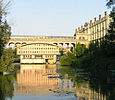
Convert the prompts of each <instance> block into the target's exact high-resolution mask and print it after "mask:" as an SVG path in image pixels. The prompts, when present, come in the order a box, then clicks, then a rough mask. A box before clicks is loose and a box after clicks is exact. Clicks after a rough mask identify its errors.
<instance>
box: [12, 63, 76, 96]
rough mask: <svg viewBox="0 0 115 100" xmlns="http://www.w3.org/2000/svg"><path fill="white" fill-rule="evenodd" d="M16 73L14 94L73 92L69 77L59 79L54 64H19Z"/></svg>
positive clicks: (60, 93) (73, 88)
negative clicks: (18, 69)
mask: <svg viewBox="0 0 115 100" xmlns="http://www.w3.org/2000/svg"><path fill="white" fill-rule="evenodd" d="M20 68H21V69H20V73H18V74H17V83H15V89H14V95H15V96H16V95H32V94H34V95H44V94H48V95H49V94H50V93H51V94H52V93H53V94H57V93H58V94H59V95H62V94H63V93H65V92H64V91H68V93H69V92H71V93H75V87H73V83H72V82H71V80H69V79H60V77H61V76H60V74H59V73H57V72H56V65H55V64H54V65H46V64H42V65H37V64H36V65H35V64H31V65H30V64H21V65H20Z"/></svg>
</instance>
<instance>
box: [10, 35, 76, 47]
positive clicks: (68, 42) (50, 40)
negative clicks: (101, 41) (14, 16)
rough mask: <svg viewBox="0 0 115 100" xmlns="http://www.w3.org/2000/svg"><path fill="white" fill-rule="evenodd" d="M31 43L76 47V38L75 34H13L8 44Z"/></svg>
mask: <svg viewBox="0 0 115 100" xmlns="http://www.w3.org/2000/svg"><path fill="white" fill-rule="evenodd" d="M31 43H47V44H56V45H57V46H61V47H71V46H72V47H75V45H76V39H75V37H74V36H11V37H10V41H9V42H8V46H11V45H14V46H15V47H17V45H25V44H31Z"/></svg>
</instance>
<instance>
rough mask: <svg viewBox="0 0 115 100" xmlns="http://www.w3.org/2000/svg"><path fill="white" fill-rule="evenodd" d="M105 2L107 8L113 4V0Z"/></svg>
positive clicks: (114, 2)
mask: <svg viewBox="0 0 115 100" xmlns="http://www.w3.org/2000/svg"><path fill="white" fill-rule="evenodd" d="M107 1H108V2H107V4H106V6H108V7H109V8H110V7H112V6H113V5H114V4H115V0H107Z"/></svg>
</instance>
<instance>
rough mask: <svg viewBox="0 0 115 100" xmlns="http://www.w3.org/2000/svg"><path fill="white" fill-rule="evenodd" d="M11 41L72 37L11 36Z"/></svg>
mask: <svg viewBox="0 0 115 100" xmlns="http://www.w3.org/2000/svg"><path fill="white" fill-rule="evenodd" d="M10 38H11V39H72V40H74V39H75V38H74V36H11V37H10Z"/></svg>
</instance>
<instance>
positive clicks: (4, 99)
mask: <svg viewBox="0 0 115 100" xmlns="http://www.w3.org/2000/svg"><path fill="white" fill-rule="evenodd" d="M19 68H20V69H18V70H17V71H16V73H12V74H9V75H0V100H112V99H110V96H113V98H114V90H115V88H114V86H113V87H109V86H107V84H106V85H103V87H101V85H100V86H98V85H99V84H98V82H96V81H95V82H94V83H96V84H94V83H93V82H92V83H91V81H90V80H88V76H89V75H88V73H86V72H83V70H77V71H76V70H74V69H72V68H71V67H61V66H59V65H56V64H54V65H46V64H42V65H40V64H39V65H38V64H21V65H20V67H19ZM84 76H85V77H84ZM92 84H93V85H92ZM96 85H97V86H96ZM111 86H112V85H111ZM102 88H104V89H102ZM106 88H107V89H106Z"/></svg>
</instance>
